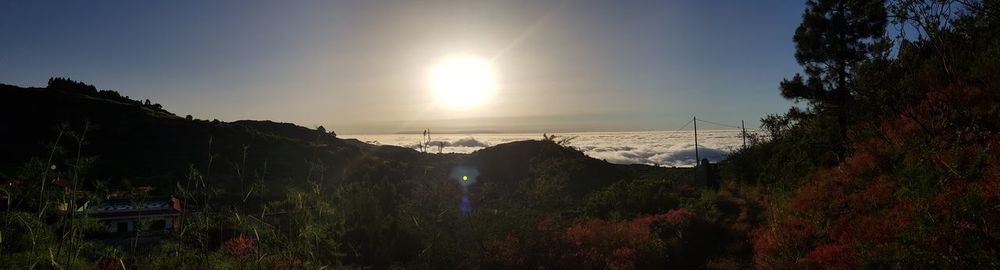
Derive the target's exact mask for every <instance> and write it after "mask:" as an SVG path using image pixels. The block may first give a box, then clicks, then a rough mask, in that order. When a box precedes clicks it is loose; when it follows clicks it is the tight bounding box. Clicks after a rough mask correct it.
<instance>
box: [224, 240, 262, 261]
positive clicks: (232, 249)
mask: <svg viewBox="0 0 1000 270" xmlns="http://www.w3.org/2000/svg"><path fill="white" fill-rule="evenodd" d="M255 242H256V241H254V239H253V238H251V237H249V236H246V235H243V234H241V235H239V236H236V237H233V238H230V239H229V240H226V242H225V243H224V245H225V248H226V254H229V256H232V257H234V258H237V259H240V260H246V259H249V258H250V256H251V255H253V254H252V252H253V247H254V243H255Z"/></svg>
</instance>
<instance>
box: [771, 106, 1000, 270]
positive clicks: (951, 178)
mask: <svg viewBox="0 0 1000 270" xmlns="http://www.w3.org/2000/svg"><path fill="white" fill-rule="evenodd" d="M997 103H1000V100H998V98H997V97H996V95H995V94H994V95H988V93H987V92H984V91H981V90H978V89H975V88H971V87H947V88H941V89H937V90H934V91H930V93H928V95H927V97H926V98H925V100H924V101H923V102H921V103H920V104H919V105H917V106H914V107H911V108H909V109H907V110H906V111H905V112H904V113H903V114H901V115H900V116H898V117H896V118H893V119H889V120H887V121H885V122H884V124H882V125H881V130H880V133H879V135H876V136H872V137H868V138H858V137H854V138H852V139H853V140H855V141H856V143H854V144H853V146H852V148H851V149H852V152H851V155H850V156H848V157H847V158H845V159H844V161H842V162H841V163H840V164H839V165H838V166H835V167H832V168H828V169H822V170H819V171H817V172H815V173H814V174H812V175H811V176H810V177H808V178H807V179H805V180H804V181H802V184H801V185H800V187H799V190H798V192H797V193H796V194H795V195H794V196H793V197H792V198H791V199H790V200H789V201H788V203H787V204H785V205H779V206H775V207H772V208H771V209H770V210H769V214H768V215H769V219H770V220H771V222H770V224H769V225H767V226H764V227H762V228H760V229H758V230H757V231H756V233H755V237H754V250H755V257H754V263H755V264H756V266H757V267H759V268H789V267H805V268H831V269H856V268H863V267H875V268H882V267H886V266H896V267H903V268H909V267H907V266H917V265H919V266H929V265H936V266H938V267H944V268H954V267H961V266H970V265H980V266H987V265H989V266H991V267H992V266H1000V265H997V263H998V261H997V255H1000V247H997V246H996V245H993V244H990V243H994V244H1000V228H997V226H996V225H995V224H997V223H996V221H1000V213H998V212H1000V211H996V210H995V209H996V208H995V207H996V206H997V205H1000V151H998V149H1000V147H998V145H1000V135H998V133H997V130H996V126H995V124H994V123H991V122H990V121H989V120H987V119H991V118H992V119H993V120H992V121H995V120H996V119H995V115H993V116H987V115H990V114H994V113H996V112H998V111H997V108H996V106H995V104H997ZM955 108H962V109H963V110H956V109H955ZM956 131H958V132H956ZM857 134H865V133H864V132H857ZM869 134H870V133H869Z"/></svg>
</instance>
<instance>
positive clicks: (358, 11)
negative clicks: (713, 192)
mask: <svg viewBox="0 0 1000 270" xmlns="http://www.w3.org/2000/svg"><path fill="white" fill-rule="evenodd" d="M803 8H804V3H803V2H800V1H788V0H782V1H777V0H775V1H588V0H579V1H573V0H569V1H537V0H522V1H4V2H0V37H3V38H2V39H3V42H0V82H2V83H7V84H14V85H21V86H43V85H44V84H45V81H46V80H47V79H48V78H49V77H56V76H58V77H70V78H72V79H74V80H78V81H84V82H86V83H89V84H94V85H96V86H97V87H98V88H99V89H114V90H117V91H119V92H121V93H122V94H123V95H128V96H131V97H133V98H137V99H140V100H142V99H146V98H148V99H150V100H153V101H154V102H157V103H160V104H162V105H163V106H164V108H166V109H168V110H170V111H172V112H175V113H177V114H179V115H186V114H191V115H193V116H195V117H196V118H203V119H213V118H218V119H220V120H227V121H231V120H239V119H271V120H276V121H282V122H293V123H296V124H300V125H304V126H316V125H323V126H326V127H327V129H331V130H336V131H338V132H340V133H384V132H398V131H407V130H422V129H424V128H431V129H436V130H441V131H461V130H494V131H508V132H565V131H623V130H673V129H676V128H679V127H680V126H681V125H683V124H684V123H685V122H687V121H688V120H689V119H690V117H691V116H692V115H697V116H699V117H701V118H705V119H709V120H713V121H719V122H724V123H732V124H738V123H739V121H740V120H746V121H747V125H748V126H752V127H756V126H757V125H758V119H760V118H761V117H762V116H764V115H766V114H768V113H776V112H783V111H785V110H786V109H787V108H788V107H789V106H790V105H791V103H790V102H788V101H784V100H782V98H781V97H780V96H779V92H778V90H777V85H778V82H779V81H780V80H781V79H782V78H785V77H791V76H792V75H793V74H794V73H795V72H799V71H800V68H799V67H798V65H797V64H796V62H795V59H794V56H793V55H794V44H793V42H792V35H793V33H794V30H795V28H796V27H797V26H798V24H799V22H800V20H801V13H802V10H803ZM456 53H466V54H475V55H481V56H483V57H485V58H495V61H494V66H495V67H496V69H497V72H498V77H499V78H500V79H499V80H500V85H501V87H500V90H499V92H498V93H497V95H496V98H495V99H494V100H493V101H492V102H490V103H489V104H488V105H486V106H483V107H481V108H477V109H473V110H468V111H455V110H448V109H443V108H434V107H432V106H429V105H428V104H430V103H432V100H430V96H431V95H430V94H428V91H427V90H426V83H425V81H426V73H427V68H428V66H431V65H433V63H434V62H435V61H438V60H439V59H441V58H442V57H445V56H447V55H451V54H456Z"/></svg>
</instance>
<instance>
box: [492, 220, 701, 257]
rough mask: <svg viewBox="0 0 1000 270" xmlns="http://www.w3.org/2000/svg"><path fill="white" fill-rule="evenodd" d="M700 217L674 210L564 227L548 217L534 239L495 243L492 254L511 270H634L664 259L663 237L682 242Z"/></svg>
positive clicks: (508, 238)
mask: <svg viewBox="0 0 1000 270" xmlns="http://www.w3.org/2000/svg"><path fill="white" fill-rule="evenodd" d="M696 218H697V217H696V216H695V215H694V214H693V213H691V212H690V211H688V210H685V209H675V210H670V211H668V212H667V213H663V214H657V215H645V216H639V217H636V218H633V219H627V220H621V221H613V222H609V221H605V220H602V219H597V218H592V219H588V220H585V221H582V222H580V223H576V224H572V225H569V226H568V227H564V228H560V227H559V226H558V222H557V221H556V220H555V219H554V218H551V217H549V218H544V219H542V220H541V221H539V223H538V224H537V225H536V226H535V230H534V231H532V232H531V233H529V235H524V236H520V237H519V236H516V235H507V236H505V237H503V238H501V239H498V240H496V241H494V242H493V243H492V245H491V247H490V252H489V253H490V254H491V260H493V263H495V264H497V265H499V266H503V267H507V268H539V267H542V268H572V269H635V268H637V267H639V266H640V265H639V264H642V263H650V262H653V261H658V260H660V261H662V260H663V259H665V256H666V255H665V254H666V253H667V251H666V249H665V244H664V242H663V241H665V240H667V239H665V238H664V237H666V238H670V239H673V238H676V237H682V236H681V235H683V232H684V231H685V230H687V229H688V228H690V227H691V224H693V222H694V220H695V219H696ZM661 232H668V233H666V234H661ZM669 232H674V233H669Z"/></svg>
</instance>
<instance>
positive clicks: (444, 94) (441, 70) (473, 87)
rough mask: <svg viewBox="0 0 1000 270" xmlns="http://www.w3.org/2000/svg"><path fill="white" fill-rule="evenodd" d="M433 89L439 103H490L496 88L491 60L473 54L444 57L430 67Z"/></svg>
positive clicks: (451, 105) (456, 106)
mask: <svg viewBox="0 0 1000 270" xmlns="http://www.w3.org/2000/svg"><path fill="white" fill-rule="evenodd" d="M430 88H431V91H432V92H433V93H434V99H435V101H436V102H437V103H438V104H439V105H443V106H445V107H448V108H453V109H470V108H475V107H479V106H481V105H483V104H486V103H487V102H489V100H490V98H492V97H493V94H494V93H495V92H496V90H497V84H496V73H495V72H494V71H493V66H492V65H491V64H490V62H489V61H486V60H485V59H482V58H478V57H474V56H453V57H449V58H445V59H444V60H442V61H441V62H440V63H438V64H437V65H436V66H434V68H433V69H432V70H431V74H430Z"/></svg>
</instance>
